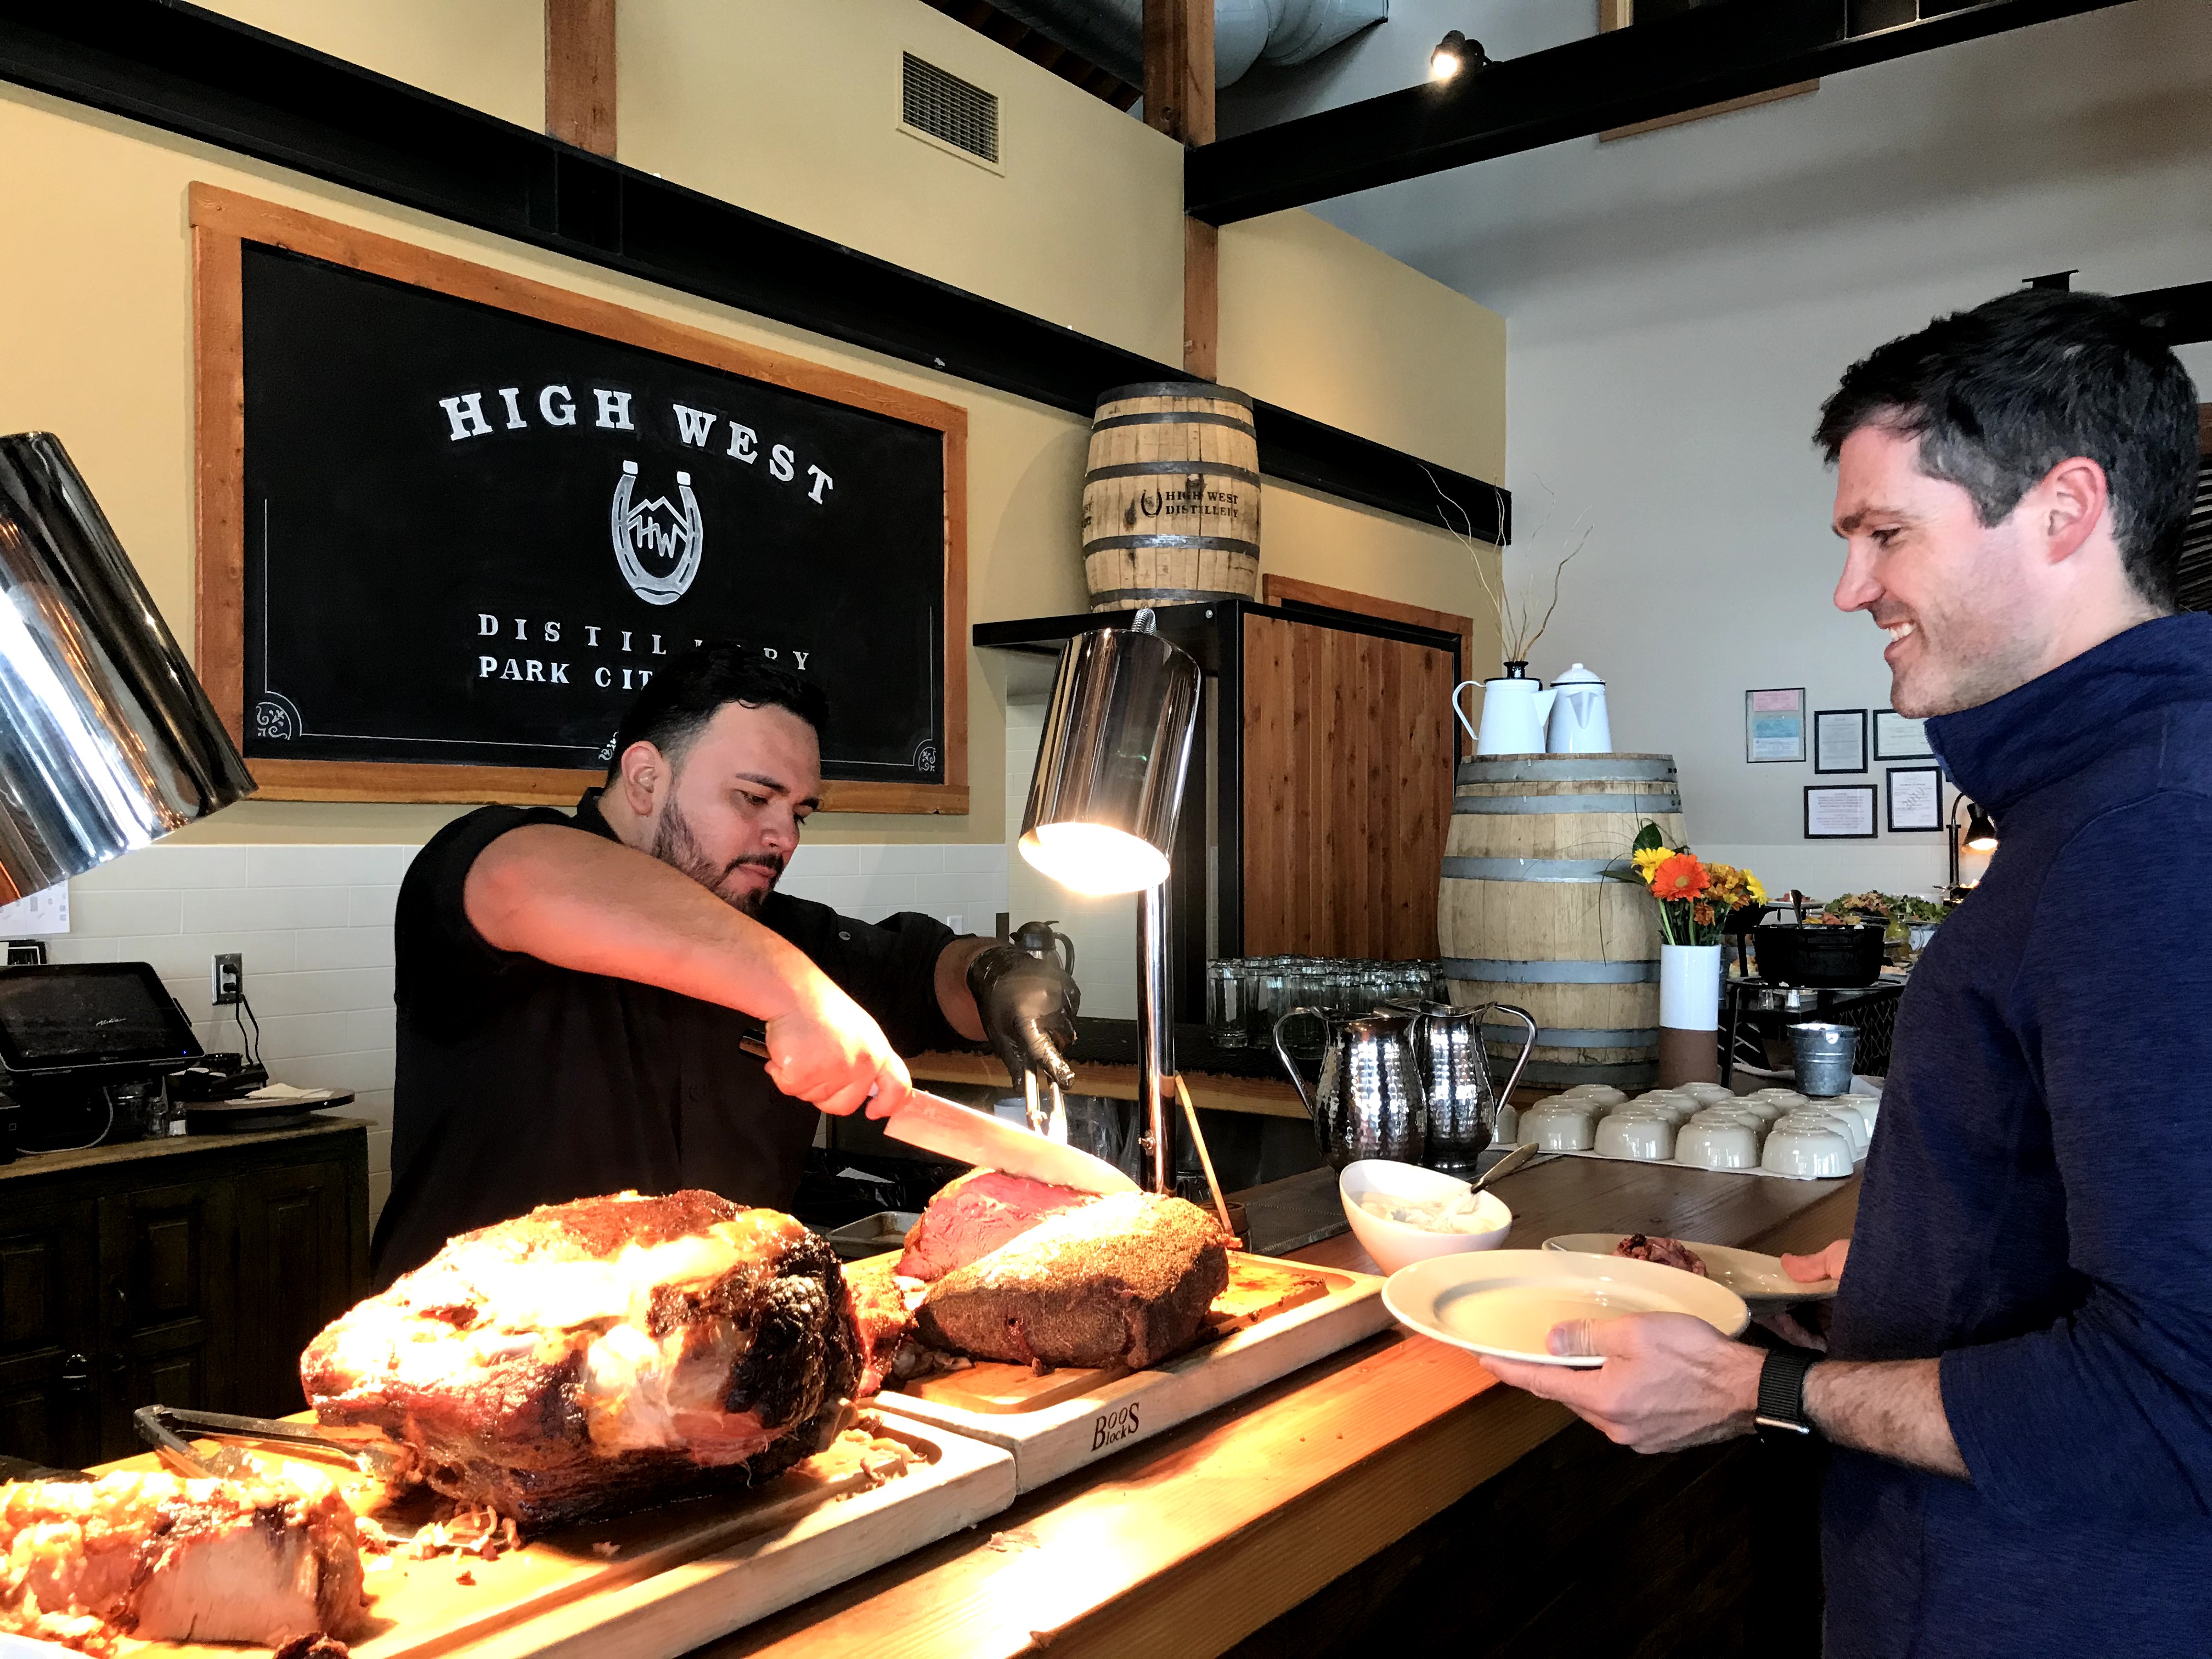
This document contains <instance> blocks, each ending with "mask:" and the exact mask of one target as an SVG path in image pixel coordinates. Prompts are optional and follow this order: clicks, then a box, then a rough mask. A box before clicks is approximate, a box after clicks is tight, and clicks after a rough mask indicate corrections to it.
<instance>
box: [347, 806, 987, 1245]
mask: <svg viewBox="0 0 2212 1659" xmlns="http://www.w3.org/2000/svg"><path fill="white" fill-rule="evenodd" d="M526 823H552V824H560V825H562V826H563V827H570V826H573V827H574V829H578V830H580V831H582V832H585V833H588V834H591V835H595V836H605V837H606V838H607V839H608V840H610V841H612V840H615V839H616V836H615V834H614V832H613V831H612V830H611V829H609V828H608V827H607V823H606V820H605V818H603V817H600V816H599V791H598V790H596V789H592V790H587V791H586V792H585V794H584V798H583V799H581V800H580V801H579V802H578V803H577V804H576V812H575V816H574V817H573V818H571V817H569V816H568V815H567V814H566V813H563V812H561V811H556V810H555V809H553V808H551V807H536V808H531V809H525V808H521V807H514V806H487V807H484V808H483V809H482V810H480V811H475V812H471V813H470V814H469V815H468V816H467V817H464V818H459V819H456V820H455V821H454V822H453V823H449V824H447V826H446V827H445V828H444V829H441V830H440V831H439V832H438V833H437V834H436V835H435V836H433V837H432V838H431V840H430V842H429V844H428V846H426V847H424V848H423V849H422V852H421V853H420V854H417V855H416V859H415V862H414V863H413V864H412V865H410V866H409V868H408V871H407V878H406V879H405V880H404V882H403V883H401V884H400V888H399V906H398V915H397V918H396V921H395V924H394V939H393V949H394V952H395V957H396V969H395V975H394V977H395V986H394V996H393V1000H394V1001H396V1002H397V1003H398V1016H399V1018H398V1074H397V1076H396V1078H395V1079H394V1085H393V1091H392V1196H391V1198H390V1200H388V1201H387V1202H386V1205H385V1206H384V1212H383V1215H382V1217H381V1218H380V1219H379V1221H378V1223H377V1227H376V1237H375V1241H374V1243H373V1244H372V1245H371V1247H370V1262H371V1267H372V1270H373V1272H374V1277H375V1281H376V1284H377V1285H378V1287H379V1288H381V1287H383V1286H384V1285H388V1284H390V1283H391V1281H392V1279H394V1278H396V1277H398V1275H399V1274H400V1273H405V1272H406V1271H408V1270H409V1269H410V1268H411V1267H419V1266H421V1265H422V1263H423V1262H425V1261H428V1260H429V1259H430V1257H431V1256H433V1255H436V1254H437V1252H438V1250H439V1249H440V1247H441V1246H442V1245H443V1244H444V1243H445V1242H446V1241H447V1239H448V1238H450V1237H453V1235H454V1234H456V1233H460V1232H465V1231H468V1230H469V1229H471V1228H472V1227H482V1226H486V1225H489V1224H490V1223H492V1222H495V1221H503V1220H506V1219H507V1218H509V1217H512V1216H518V1215H521V1214H523V1213H524V1212H526V1211H528V1210H530V1209H531V1208H532V1206H536V1205H539V1204H557V1203H562V1202H565V1201H566V1200H569V1199H574V1198H585V1197H589V1196H591V1195H592V1194H599V1193H615V1192H621V1191H623V1189H625V1188H635V1189H636V1190H637V1191H639V1192H641V1193H670V1192H674V1191H677V1190H678V1188H686V1187H702V1188H707V1189H708V1191H710V1192H717V1193H720V1194H722V1195H723V1196H724V1197H726V1198H728V1199H731V1200H734V1201H735V1202H737V1203H740V1204H765V1205H769V1206H774V1207H775V1208H778V1209H781V1208H783V1207H785V1206H788V1205H789V1204H790V1202H791V1200H792V1195H793V1194H794V1193H795V1192H796V1191H797V1190H798V1188H799V1174H800V1171H801V1170H802V1168H803V1165H804V1163H805V1157H806V1149H807V1147H808V1146H810V1145H811V1143H812V1141H813V1138H814V1130H815V1126H816V1124H817V1121H819V1120H818V1117H817V1113H816V1111H815V1109H814V1108H813V1107H811V1106H810V1105H808V1104H807V1103H805V1101H801V1100H793V1098H792V1097H790V1096H788V1095H787V1094H784V1093H783V1092H782V1091H780V1090H778V1089H777V1088H776V1086H775V1085H774V1084H773V1083H771V1082H769V1078H768V1073H767V1068H766V1066H765V1065H764V1064H763V1062H762V1061H761V1060H757V1059H756V1058H754V1057H753V1056H752V1055H750V1054H745V1053H743V1052H742V1051H740V1050H739V1048H738V1037H739V1036H741V1035H743V1034H744V1032H746V1031H748V1030H757V1029H758V1025H759V1023H758V1022H757V1021H756V1020H752V1019H750V1018H747V1017H746V1016H744V1015H742V1014H739V1013H738V1012H735V1011H734V1010H732V1009H728V1008H724V1007H721V1006H719V1005H717V1004H714V1003H710V1002H701V1001H698V1000H696V999H694V998H691V997H687V996H681V995H678V994H677V993H675V992H673V991H665V990H662V989H661V988H659V987H658V986H652V985H641V984H638V983H636V982H635V981H630V980H624V979H613V978H610V977H608V976H606V975H602V974H584V973H578V972H575V971H574V970H573V969H567V968H556V967H555V966H553V965H552V964H551V963H546V962H542V961H540V960H538V958H537V957H532V956H526V955H524V954H521V953H520V952H517V951H501V950H497V949H495V948H494V947H493V946H492V945H489V944H487V943H486V942H485V941H484V939H483V935H482V934H481V933H477V930H476V928H475V927H474V926H473V925H471V922H470V921H469V919H468V915H467V913H466V911H465V908H463V905H462V902H461V887H462V884H463V883H464V882H465V880H466V879H467V877H468V873H469V866H471V865H472V864H473V863H475V862H476V859H477V854H480V853H482V852H483V849H484V848H487V847H489V845H490V844H491V843H492V842H494V841H495V840H496V839H497V838H498V837H499V836H502V835H504V834H506V833H507V831H508V830H510V829H516V828H518V827H520V825H523V824H526ZM759 920H760V921H761V922H762V923H763V925H764V926H766V927H769V928H770V929H771V930H772V931H774V932H775V933H779V934H781V936H782V937H783V938H785V939H788V940H790V941H791V943H792V944H793V945H797V946H798V947H799V949H800V950H801V951H805V953H806V954H807V955H808V956H809V957H811V958H812V959H813V961H814V963H815V965H816V966H817V967H818V968H820V969H822V971H823V973H825V974H827V975H829V977H830V978H831V979H832V980H834V981H836V982H837V984H838V985H839V986H841V987H842V988H843V989H844V990H845V992H846V993H847V994H848V995H850V996H851V997H852V998H853V1000H854V1001H856V1002H858V1003H859V1004H860V1006H862V1007H863V1008H865V1009H866V1010H867V1011H868V1012H869V1013H870V1014H872V1016H874V1018H875V1019H876V1022H877V1024H879V1025H881V1026H882V1027H883V1030H884V1036H885V1037H887V1038H888V1039H889V1040H890V1043H891V1045H892V1047H893V1048H896V1049H898V1050H899V1051H901V1052H902V1053H905V1054H912V1053H915V1052H917V1051H918V1050H921V1049H924V1048H942V1047H945V1046H946V1045H947V1044H951V1043H957V1042H959V1041H960V1038H959V1037H958V1036H957V1034H956V1033H955V1032H954V1031H953V1030H952V1028H951V1025H950V1024H948V1023H947V1021H946V1020H945V1015H944V1012H943V1010H942V1009H941V1008H939V1006H938V1001H937V990H936V967H937V958H938V955H939V952H940V951H943V950H944V948H945V945H947V944H948V943H949V942H950V941H951V939H952V938H953V934H952V931H951V929H950V928H948V927H945V925H944V924H943V923H941V922H939V921H935V920H933V918H931V917H928V916H924V915H913V914H902V915H895V916H891V917H889V918H887V919H886V920H885V921H883V922H881V923H879V924H877V925H875V926H870V925H869V924H868V923H866V922H864V921H853V920H852V919H850V918H849V917H846V916H841V915H838V914H837V913H836V911H834V910H832V909H830V908H829V906H827V905H825V904H814V903H811V902H808V901H806V900H805V899H798V898H793V897H790V896H788V895H786V894H783V893H774V892H772V893H770V894H769V896H768V897H767V899H766V900H765V901H764V902H763V903H762V905H761V908H760V912H759Z"/></svg>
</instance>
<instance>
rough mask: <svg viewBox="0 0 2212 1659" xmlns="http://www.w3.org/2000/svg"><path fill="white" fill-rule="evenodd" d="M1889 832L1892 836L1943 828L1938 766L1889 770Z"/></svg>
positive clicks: (1941, 781) (1900, 767) (1905, 767)
mask: <svg viewBox="0 0 2212 1659" xmlns="http://www.w3.org/2000/svg"><path fill="white" fill-rule="evenodd" d="M1887 776H1888V781H1889V829H1890V833H1891V834H1892V835H1895V834H1896V833H1898V832H1899V830H1906V829H1942V827H1943V769H1942V768H1941V767H1939V766H1893V767H1890V768H1888V769H1887Z"/></svg>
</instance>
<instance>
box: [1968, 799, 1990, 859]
mask: <svg viewBox="0 0 2212 1659" xmlns="http://www.w3.org/2000/svg"><path fill="white" fill-rule="evenodd" d="M1966 846H1967V848H1968V850H1970V851H1972V852H1976V853H1994V852H1996V850H1997V826H1996V820H1995V819H1993V818H1992V817H1990V815H1989V814H1988V813H1987V812H1984V811H1982V809H1981V808H1980V807H1978V806H1977V807H1975V808H1974V809H1973V811H1972V812H1970V813H1968V814H1967V816H1966Z"/></svg>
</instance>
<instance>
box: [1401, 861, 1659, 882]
mask: <svg viewBox="0 0 2212 1659" xmlns="http://www.w3.org/2000/svg"><path fill="white" fill-rule="evenodd" d="M1624 863H1625V860H1620V859H1465V858H1448V859H1446V860H1444V861H1443V866H1444V868H1443V873H1444V878H1445V879H1446V880H1447V881H1603V880H1604V879H1605V878H1606V876H1605V872H1607V871H1608V870H1611V869H1614V868H1617V867H1620V866H1622V865H1623V864H1624Z"/></svg>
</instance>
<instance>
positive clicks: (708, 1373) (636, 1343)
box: [300, 1192, 861, 1525]
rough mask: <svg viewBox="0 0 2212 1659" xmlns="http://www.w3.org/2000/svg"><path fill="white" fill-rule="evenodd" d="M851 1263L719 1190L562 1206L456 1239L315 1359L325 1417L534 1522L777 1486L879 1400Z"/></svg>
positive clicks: (310, 1353) (338, 1326) (437, 1479)
mask: <svg viewBox="0 0 2212 1659" xmlns="http://www.w3.org/2000/svg"><path fill="white" fill-rule="evenodd" d="M860 1374H861V1348H860V1332H859V1329H858V1328H857V1327H856V1325H855V1323H854V1316H853V1310H852V1306H851V1303H850V1300H849V1298H848V1295H847V1292H846V1287H845V1283H844V1279H843V1277H842V1274H841V1273H840V1272H839V1268H838V1262H837V1256H836V1252H835V1251H834V1250H833V1249H831V1248H830V1246H829V1243H827V1242H825V1241H824V1240H823V1239H822V1238H821V1237H818V1236H817V1235H815V1234H813V1233H810V1232H809V1231H807V1230H806V1229H805V1227H803V1226H801V1225H799V1223H798V1222H796V1221H794V1220H793V1219H792V1218H790V1217H789V1216H787V1215H784V1214H782V1213H781V1212H778V1211H775V1210H764V1209H745V1208H743V1207H741V1206H738V1205H735V1204H732V1203H731V1202H729V1200H726V1199H723V1198H720V1197H718V1196H716V1195H715V1194H712V1193H706V1192H679V1193H674V1194H670V1195H668V1196H666V1197H665V1198H650V1197H647V1198H641V1197H640V1196H639V1195H638V1194H635V1193H623V1194H617V1195H615V1196H612V1197H608V1198H590V1199H580V1200H576V1201H575V1202H574V1203H569V1204H555V1205H547V1206H542V1207H540V1208H538V1209H536V1210H533V1211H532V1212H530V1213H529V1214H528V1215H526V1216H523V1217H521V1218H518V1219H516V1220H513V1221H504V1222H501V1223H499V1224H498V1225H495V1226H490V1227H483V1228H479V1229H478V1230H477V1231H475V1232H471V1233H464V1234H462V1235H461V1236H460V1237H457V1238H454V1239H453V1240H451V1241H449V1242H448V1243H447V1245H446V1248H445V1249H442V1250H441V1251H440V1252H439V1253H438V1254H437V1255H435V1256H434V1257H433V1258H431V1260H430V1261H428V1262H426V1263H424V1264H423V1265H422V1267H418V1268H416V1270H415V1271H414V1272H413V1273H407V1274H404V1275H403V1276H402V1277H401V1278H400V1279H398V1280H396V1281H395V1282H394V1283H393V1284H392V1288H391V1289H390V1290H388V1291H385V1292H384V1293H383V1294H382V1295H380V1296H377V1297H371V1298H370V1299H369V1300H368V1301H366V1302H363V1303H362V1304H360V1305H359V1306H357V1307H356V1308H354V1309H353V1310H351V1311H350V1312H349V1313H346V1314H344V1315H343V1316H341V1317H340V1318H338V1319H337V1321H336V1322H333V1323H332V1324H331V1326H330V1327H329V1328H327V1329H325V1331H324V1332H323V1333H322V1334H321V1335H319V1336H318V1337H317V1338H316V1339H315V1340H314V1341H313V1343H311V1344H310V1345H309V1346H308V1348H307V1352H306V1353H305V1354H304V1355H302V1356H301V1361H300V1376H301V1383H303V1384H304V1385H305V1387H306V1389H307V1398H308V1400H309V1401H310V1402H311V1403H312V1404H313V1407H314V1408H315V1413H316V1415H317V1416H318V1417H319V1419H321V1420H322V1421H323V1422H325V1423H329V1424H349V1425H374V1426H375V1427H378V1428H380V1429H382V1430H384V1431H386V1433H388V1434H390V1435H392V1437H395V1438H397V1439H398V1440H401V1441H403V1442H405V1443H408V1444H410V1445H411V1446H413V1447H414V1448H415V1449H416V1450H417V1452H418V1453H419V1454H420V1455H421V1459H422V1473H423V1478H424V1479H426V1480H428V1483H429V1484H430V1486H433V1487H434V1488H435V1489H436V1490H437V1491H439V1492H443V1493H445V1494H447V1496H449V1497H451V1498H456V1499H458V1500H459V1501H461V1502H464V1503H470V1504H489V1505H490V1506H491V1507H492V1508H493V1509H495V1510H497V1511H498V1512H499V1513H500V1514H501V1515H505V1516H513V1517H514V1519H515V1520H516V1521H518V1522H522V1523H524V1524H526V1525H527V1524H532V1523H540V1524H542V1523H544V1522H557V1521H568V1520H574V1519H578V1518H580V1517H583V1516H594V1515H604V1514H609V1513H612V1512H615V1511H617V1510H626V1509H634V1508H637V1507H639V1506H641V1505H643V1504H648V1503H656V1502H659V1501H661V1500H664V1499H667V1498H678V1497H684V1496H690V1495H692V1494H695V1493H697V1492H706V1491H712V1490H722V1489H726V1488H729V1487H731V1486H744V1485H745V1484H747V1483H749V1482H758V1481H762V1480H768V1479H769V1478H771V1477H772V1476H774V1475H776V1474H781V1472H782V1471H783V1470H784V1469H786V1468H789V1467H790V1466H791V1465H792V1464H793V1463H795V1462H799V1460H800V1459H801V1458H804V1457H806V1456H808V1455H811V1454H812V1453H813V1452H815V1451H817V1450H818V1449H821V1448H822V1447H823V1445H825V1444H827V1443H828V1442H829V1439H830V1438H831V1437H834V1436H835V1434H836V1431H837V1428H838V1426H839V1424H840V1421H841V1419H842V1415H843V1413H844V1412H845V1410H846V1408H847V1407H848V1403H849V1401H851V1399H852V1398H853V1397H854V1395H855V1394H856V1393H857V1392H858V1388H859V1383H860Z"/></svg>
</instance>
